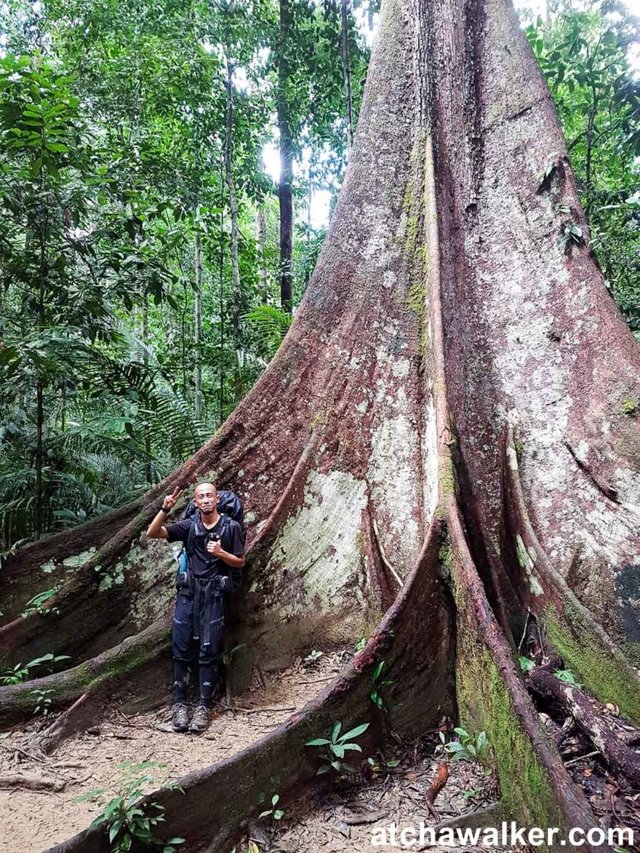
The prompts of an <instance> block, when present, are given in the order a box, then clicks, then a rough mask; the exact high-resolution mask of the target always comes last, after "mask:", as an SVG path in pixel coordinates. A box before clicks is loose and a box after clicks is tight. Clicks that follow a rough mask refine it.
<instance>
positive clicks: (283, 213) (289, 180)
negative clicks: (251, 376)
mask: <svg viewBox="0 0 640 853" xmlns="http://www.w3.org/2000/svg"><path fill="white" fill-rule="evenodd" d="M290 31H291V7H290V4H289V0H280V30H279V37H278V92H277V97H276V106H277V112H278V131H279V134H280V180H279V182H278V201H279V204H280V303H281V305H282V308H283V309H284V310H285V311H291V310H292V307H293V139H292V135H291V125H290V120H289V105H288V103H287V87H288V85H289V62H288V59H287V51H288V50H290V49H291V48H290Z"/></svg>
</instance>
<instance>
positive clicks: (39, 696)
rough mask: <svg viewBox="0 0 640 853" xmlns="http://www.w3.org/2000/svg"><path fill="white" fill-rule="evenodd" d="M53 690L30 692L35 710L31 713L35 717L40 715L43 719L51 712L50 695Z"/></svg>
mask: <svg viewBox="0 0 640 853" xmlns="http://www.w3.org/2000/svg"><path fill="white" fill-rule="evenodd" d="M52 693H53V690H32V691H31V695H32V696H33V697H34V699H35V700H36V705H35V708H34V709H33V713H34V714H35V715H38V714H42V716H43V717H46V716H47V715H48V714H49V711H50V710H51V694H52Z"/></svg>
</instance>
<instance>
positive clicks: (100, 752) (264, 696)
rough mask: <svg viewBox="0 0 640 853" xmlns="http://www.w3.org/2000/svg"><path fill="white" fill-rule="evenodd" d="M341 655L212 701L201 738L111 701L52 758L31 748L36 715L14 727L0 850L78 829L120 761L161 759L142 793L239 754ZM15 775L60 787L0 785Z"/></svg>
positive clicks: (2, 769) (112, 786)
mask: <svg viewBox="0 0 640 853" xmlns="http://www.w3.org/2000/svg"><path fill="white" fill-rule="evenodd" d="M314 655H316V656H317V653H314ZM347 656H348V655H346V653H344V652H336V653H326V654H323V655H322V656H320V657H318V659H317V660H310V661H307V662H305V661H303V660H297V661H296V662H295V663H294V665H293V666H292V667H290V668H289V669H287V670H284V671H282V672H279V673H270V674H264V675H262V674H260V676H259V678H256V680H255V683H254V684H252V686H251V687H250V688H249V690H247V691H246V692H245V693H244V694H242V695H240V696H238V697H237V698H236V699H235V700H234V703H233V704H234V708H235V709H236V710H235V711H230V710H228V709H226V708H225V706H224V705H221V704H220V703H218V704H217V705H216V708H215V710H214V712H213V714H212V720H211V724H210V726H209V730H208V732H207V733H206V734H205V735H203V736H201V737H196V736H191V735H178V734H175V733H173V732H171V731H162V730H160V729H158V726H160V727H166V728H170V726H169V725H168V723H169V720H170V710H169V708H168V706H165V707H164V708H163V709H162V710H160V711H156V712H149V713H144V714H136V715H134V716H127V715H126V714H124V713H123V711H122V710H121V708H120V707H119V704H118V702H117V701H115V702H114V704H113V705H112V707H111V708H110V709H109V711H108V712H107V714H106V716H105V717H104V718H103V719H102V720H101V721H100V724H99V726H98V727H97V728H96V730H95V732H96V733H95V734H89V733H83V734H80V735H77V736H74V737H72V738H70V739H69V740H67V741H65V742H63V743H62V744H61V745H60V747H59V748H58V749H57V750H56V751H55V752H54V753H53V755H51V756H44V755H42V753H40V752H39V750H38V746H37V729H38V727H39V726H40V725H41V722H40V721H38V720H36V721H34V723H33V724H32V725H30V726H28V727H26V728H23V729H22V730H16V731H14V732H13V733H12V734H11V736H10V737H8V738H5V739H3V740H0V851H2V853H18V851H19V853H41V851H43V850H46V849H48V848H50V847H52V846H53V845H55V844H58V843H60V842H61V841H64V840H66V839H67V838H69V837H70V836H72V835H74V834H75V833H76V832H79V831H80V830H82V829H85V828H86V827H87V826H88V825H89V824H90V823H91V821H92V820H93V819H94V818H95V817H96V816H97V815H99V814H100V813H101V812H102V810H103V807H104V806H103V805H102V806H101V805H100V804H99V803H98V802H96V801H95V800H91V801H83V802H78V798H79V797H82V796H83V795H86V794H88V793H89V792H90V791H94V790H96V789H100V788H102V789H104V791H105V794H104V798H105V801H107V800H109V799H111V797H113V796H114V795H115V793H116V792H117V790H118V787H119V785H121V784H122V781H123V773H124V772H125V770H124V768H123V767H122V765H123V762H131V763H133V764H139V763H140V762H145V761H150V762H157V763H158V764H159V765H161V766H156V767H153V768H151V769H149V770H148V771H142V772H148V773H149V774H150V775H152V777H153V778H152V781H150V782H149V783H147V784H145V785H144V786H143V790H144V791H145V792H147V791H150V790H153V789H157V788H158V787H160V786H161V785H164V784H167V783H169V782H173V781H175V780H176V779H179V778H180V777H181V776H185V775H186V774H187V773H191V772H192V771H194V770H197V769H199V768H202V767H206V766H208V765H210V764H213V763H215V762H216V761H219V760H221V759H223V758H227V757H229V756H230V755H233V754H234V753H236V752H239V751H240V750H241V749H244V748H245V747H246V746H248V745H249V744H251V743H252V742H253V741H256V740H258V739H259V738H261V737H262V736H263V735H265V734H267V733H268V732H270V731H271V730H272V729H275V728H276V727H277V726H279V725H280V724H281V723H283V722H284V721H285V720H286V719H287V717H288V716H289V715H290V714H291V713H292V712H293V711H294V710H296V709H299V708H302V707H303V705H305V704H306V703H307V702H308V701H309V700H310V699H311V698H312V697H313V696H314V695H315V694H317V693H318V691H319V690H321V689H322V688H323V687H324V686H325V685H326V683H328V682H329V681H330V680H331V678H333V677H335V675H336V673H337V672H338V671H339V670H340V668H341V666H342V665H343V663H344V660H345V658H346V657H347ZM16 775H19V776H22V777H27V778H29V777H31V778H33V777H39V778H44V779H46V780H50V781H51V782H55V783H56V788H59V787H63V790H55V789H47V790H40V791H33V790H28V789H26V788H24V787H16V786H14V785H11V786H10V787H1V786H2V784H3V779H5V780H6V779H8V777H9V776H12V777H15V776H16Z"/></svg>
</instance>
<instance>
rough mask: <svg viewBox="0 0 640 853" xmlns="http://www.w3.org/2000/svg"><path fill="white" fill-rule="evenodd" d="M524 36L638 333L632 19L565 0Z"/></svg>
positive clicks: (639, 248) (618, 294) (620, 11)
mask: <svg viewBox="0 0 640 853" xmlns="http://www.w3.org/2000/svg"><path fill="white" fill-rule="evenodd" d="M527 34H528V36H529V41H530V43H531V45H532V47H533V49H534V51H535V53H536V56H537V58H538V61H539V63H540V66H541V68H542V71H543V73H544V75H545V77H546V79H547V82H548V83H549V87H550V89H551V92H552V95H553V98H554V101H555V104H556V108H557V110H558V115H559V117H560V120H561V122H562V125H563V129H564V133H565V137H566V140H567V146H568V148H569V156H570V158H571V164H572V166H573V168H574V170H575V172H576V175H577V177H578V181H579V187H580V192H581V197H582V202H583V205H584V208H585V212H586V214H587V218H588V219H589V225H590V229H591V247H592V248H593V249H594V251H595V252H596V255H597V257H598V260H599V261H600V264H601V266H602V269H603V272H604V275H605V278H606V279H607V281H608V283H609V286H610V287H611V291H612V293H613V295H614V296H615V298H616V300H617V301H618V304H619V305H620V307H621V309H622V311H623V313H624V315H625V317H626V319H627V322H628V323H629V325H630V326H631V328H632V329H634V330H636V331H640V193H639V188H640V161H639V159H638V158H640V78H639V77H638V69H637V68H636V70H635V71H633V69H632V67H631V65H630V60H629V49H630V48H631V47H632V46H633V45H636V46H637V44H638V42H639V41H640V30H639V28H638V20H637V18H634V17H632V16H631V15H629V13H628V11H627V9H626V7H625V6H624V5H623V4H622V3H618V2H612V0H605V1H604V2H601V0H591V2H589V3H587V4H583V3H580V4H578V3H575V2H573V0H563V2H562V3H561V4H560V5H559V7H558V11H557V13H556V14H555V15H554V17H553V18H552V20H551V21H550V22H544V21H543V20H542V19H541V18H538V19H537V20H536V21H535V22H534V23H532V24H530V25H529V27H528V29H527ZM567 236H568V239H569V240H575V238H576V235H574V234H569V235H567ZM579 236H580V237H582V235H579Z"/></svg>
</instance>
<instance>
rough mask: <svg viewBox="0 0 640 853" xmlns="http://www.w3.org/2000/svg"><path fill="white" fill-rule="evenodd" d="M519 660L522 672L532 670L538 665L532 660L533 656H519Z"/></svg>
mask: <svg viewBox="0 0 640 853" xmlns="http://www.w3.org/2000/svg"><path fill="white" fill-rule="evenodd" d="M518 662H519V663H520V669H521V671H522V672H531V670H532V669H535V666H536V662H535V661H533V660H531V658H525V657H522V656H520V657H519V658H518Z"/></svg>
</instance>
